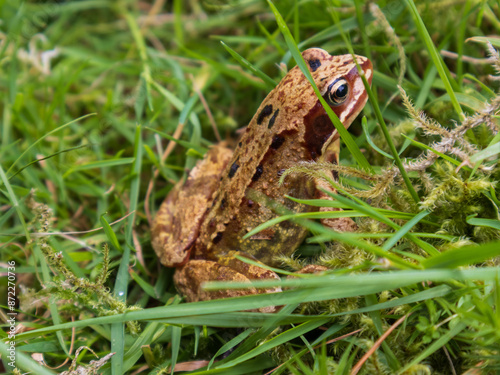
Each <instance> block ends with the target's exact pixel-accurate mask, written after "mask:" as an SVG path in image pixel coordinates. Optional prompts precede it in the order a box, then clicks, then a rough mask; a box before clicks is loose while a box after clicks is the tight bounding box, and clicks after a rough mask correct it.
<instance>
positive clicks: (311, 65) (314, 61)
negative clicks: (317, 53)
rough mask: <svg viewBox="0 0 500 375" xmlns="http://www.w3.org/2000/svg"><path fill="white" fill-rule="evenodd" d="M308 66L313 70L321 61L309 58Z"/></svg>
mask: <svg viewBox="0 0 500 375" xmlns="http://www.w3.org/2000/svg"><path fill="white" fill-rule="evenodd" d="M309 66H310V67H311V71H313V72H315V71H316V70H317V69H318V68H319V67H320V66H321V61H319V60H309Z"/></svg>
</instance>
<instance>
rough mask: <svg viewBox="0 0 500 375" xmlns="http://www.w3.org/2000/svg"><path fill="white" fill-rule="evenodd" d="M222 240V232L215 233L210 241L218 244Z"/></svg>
mask: <svg viewBox="0 0 500 375" xmlns="http://www.w3.org/2000/svg"><path fill="white" fill-rule="evenodd" d="M220 240H222V232H217V235H216V236H215V237H214V239H213V240H212V243H213V244H218V243H219V242H220Z"/></svg>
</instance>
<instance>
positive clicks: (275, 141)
mask: <svg viewBox="0 0 500 375" xmlns="http://www.w3.org/2000/svg"><path fill="white" fill-rule="evenodd" d="M284 142H285V138H283V137H280V136H279V135H275V136H274V137H273V142H272V143H271V148H273V149H275V150H277V149H278V148H280V147H281V146H282V145H283V143H284Z"/></svg>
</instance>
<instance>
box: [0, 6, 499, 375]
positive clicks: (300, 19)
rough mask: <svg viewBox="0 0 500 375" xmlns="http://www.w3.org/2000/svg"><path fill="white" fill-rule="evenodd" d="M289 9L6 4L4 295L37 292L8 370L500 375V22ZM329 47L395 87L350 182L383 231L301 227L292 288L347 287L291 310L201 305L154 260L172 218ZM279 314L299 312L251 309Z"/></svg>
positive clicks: (356, 201)
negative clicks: (180, 201) (195, 182)
mask: <svg viewBox="0 0 500 375" xmlns="http://www.w3.org/2000/svg"><path fill="white" fill-rule="evenodd" d="M274 5H275V6H276V8H277V9H276V8H273V5H272V4H270V3H266V2H265V1H254V0H234V1H230V0H228V1H222V0H206V1H201V2H198V1H193V0H191V1H181V0H176V1H161V0H156V1H151V2H146V1H132V0H129V1H127V0H123V1H122V0H119V1H111V0H101V1H93V0H81V1H66V2H64V1H53V2H35V1H29V2H24V3H23V4H21V2H20V1H15V0H4V1H0V19H1V23H0V30H1V34H0V61H1V70H0V90H1V93H2V95H1V104H0V106H1V108H2V116H1V119H0V123H1V130H0V134H1V135H0V161H1V162H0V193H1V194H0V213H1V216H0V228H1V229H0V250H1V267H2V282H1V286H0V290H1V291H2V293H1V295H2V296H7V292H8V291H13V290H12V289H10V290H9V289H8V286H9V285H10V284H8V281H11V282H14V283H15V294H16V300H15V306H13V301H14V300H13V299H8V298H7V297H6V298H4V300H2V301H0V304H1V305H2V307H3V308H4V309H3V312H2V313H1V317H2V321H3V323H4V328H5V330H4V332H3V333H2V342H1V343H0V353H1V355H2V359H3V363H4V367H5V369H6V370H7V371H18V372H17V373H22V372H27V371H31V372H32V373H36V374H42V375H45V374H55V373H61V372H63V371H66V372H65V374H75V373H76V372H75V371H74V370H75V369H76V367H78V366H87V367H86V369H85V370H83V369H82V371H83V372H79V374H82V373H85V374H93V373H103V374H113V375H118V374H138V373H150V374H166V373H170V372H171V371H173V370H172V369H175V371H179V370H182V369H184V370H187V369H191V370H192V371H194V372H193V373H196V374H211V373H214V374H215V373H217V374H250V373H255V374H260V373H266V372H267V371H271V370H272V369H276V370H275V371H274V372H273V374H280V373H293V374H313V373H314V374H328V373H335V374H347V373H350V374H356V373H358V372H359V373H360V374H388V373H390V374H392V373H404V374H430V373H432V374H461V373H467V374H473V373H474V374H478V373H483V374H492V373H495V371H499V370H500V348H499V342H500V288H499V287H500V284H499V276H500V268H499V267H498V256H499V255H500V242H499V240H500V221H499V220H498V219H499V206H500V202H499V200H498V198H497V197H498V195H499V188H498V185H497V184H496V182H497V181H498V179H499V177H500V168H499V165H498V160H499V159H498V154H499V153H500V148H499V147H498V146H499V144H500V143H499V140H500V136H499V135H498V129H499V121H498V116H496V112H497V110H498V109H499V107H500V98H499V97H498V96H497V94H496V92H497V89H498V81H496V80H495V77H493V76H492V75H494V74H498V73H500V60H499V58H498V54H497V53H496V51H495V49H494V47H496V48H497V49H498V48H499V47H500V42H499V39H498V38H494V37H492V38H487V36H488V35H495V34H497V35H498V33H499V32H500V21H499V18H498V14H499V12H500V8H499V4H498V2H495V1H492V0H491V1H488V0H485V1H473V0H450V1H448V0H446V1H418V2H415V4H414V3H413V1H412V0H408V1H378V2H377V5H378V7H377V6H375V5H374V4H371V5H370V4H369V3H368V2H363V1H361V0H351V1H349V0H345V1H333V0H332V1H319V0H318V1H301V0H296V1H292V0H288V1H276V2H275V3H274ZM278 25H281V26H282V27H281V28H280V27H279V26H278ZM286 26H288V27H286ZM468 38H469V39H468ZM221 41H222V42H223V43H224V44H221ZM488 41H490V42H491V43H493V46H491V45H490V46H488V44H487V42H488ZM308 47H321V48H324V49H326V50H328V51H329V52H330V53H332V54H342V53H349V52H350V51H351V50H353V51H354V52H355V53H357V54H361V55H365V56H367V57H369V58H370V59H371V60H372V62H373V65H374V68H375V76H374V79H373V87H372V92H371V95H370V103H369V104H367V106H366V108H365V110H364V112H363V115H364V116H366V118H365V119H364V120H363V121H361V117H362V116H360V119H358V120H357V121H356V122H355V123H354V124H353V125H352V127H351V128H350V129H349V132H350V133H349V134H350V136H348V137H344V138H343V141H344V142H345V143H348V144H349V145H350V149H348V148H347V147H343V151H342V153H341V166H342V167H340V168H338V169H339V172H340V176H341V179H340V184H341V185H336V186H337V188H338V190H339V193H340V195H339V196H337V197H336V198H337V201H336V203H335V204H336V205H337V206H339V207H343V208H345V209H346V211H345V212H346V215H351V216H356V221H357V223H358V225H359V226H360V233H357V234H352V235H348V234H339V233H333V232H331V231H329V230H326V229H325V228H323V227H322V226H321V225H320V224H319V223H318V222H314V221H307V220H305V218H304V217H300V218H299V217H297V218H296V220H301V222H302V223H303V224H304V225H306V226H307V227H308V228H310V229H311V233H312V236H311V237H310V238H309V239H308V241H307V242H306V243H305V244H304V245H303V246H302V247H301V248H300V249H299V253H300V257H295V258H293V259H283V264H284V266H283V268H284V269H285V270H288V271H294V270H296V269H299V268H300V267H301V266H302V265H303V264H305V263H313V262H314V263H321V264H323V265H326V266H328V267H329V268H330V269H331V272H330V273H328V274H326V275H315V276H312V277H307V278H302V279H294V280H287V281H282V285H289V286H291V285H293V286H294V288H293V289H287V291H286V292H284V293H282V294H281V295H280V296H274V297H273V298H272V297H270V296H265V295H261V296H252V297H246V298H242V299H237V300H233V301H228V300H221V301H212V302H204V303H195V304H185V303H183V302H182V300H181V297H180V296H178V295H177V294H176V292H175V289H174V287H173V285H172V274H173V271H172V270H169V269H165V268H162V267H161V266H160V265H159V263H158V261H157V259H156V256H155V255H154V252H153V251H152V248H151V245H150V233H149V228H150V220H151V217H152V216H154V213H155V212H156V209H157V208H158V206H159V204H160V203H161V201H162V199H163V197H164V196H165V195H166V194H167V192H168V191H169V190H170V189H171V187H172V185H173V183H175V182H176V181H178V180H179V179H180V178H181V177H182V175H183V173H184V171H185V170H186V169H189V168H191V167H192V166H193V165H194V163H195V162H196V160H198V158H199V156H200V151H201V150H203V149H205V148H206V147H207V146H209V145H210V144H213V143H214V142H217V140H218V139H219V138H220V139H228V138H230V139H233V140H234V139H236V137H237V133H236V132H235V131H236V130H237V129H238V128H240V127H243V126H245V125H246V124H247V122H248V121H249V120H250V118H251V117H252V116H253V114H254V111H255V110H256V108H257V107H258V105H259V104H260V101H261V100H262V99H263V98H264V97H265V95H266V93H267V92H269V91H270V90H271V89H272V88H273V86H274V84H275V82H278V81H279V80H280V79H281V78H282V76H283V75H284V74H285V71H286V69H287V67H288V68H291V67H292V66H294V65H295V64H296V62H295V61H294V59H295V58H296V57H297V53H298V51H299V50H303V49H305V48H308ZM234 52H236V53H237V54H239V55H240V56H242V57H243V58H244V59H246V60H247V61H248V62H250V64H251V65H252V66H253V68H250V67H248V66H245V64H244V63H243V59H242V58H240V57H238V56H237V55H236V58H235V57H233V56H232V53H233V54H234ZM488 56H490V58H489V59H487V58H488ZM299 62H300V61H299ZM398 86H399V87H401V88H400V89H398ZM421 110H423V111H425V115H423V114H422V112H421ZM214 124H216V129H215V128H214ZM168 135H170V136H172V135H176V136H179V135H180V139H182V140H183V141H185V142H184V143H180V144H177V145H175V144H174V143H169V139H170V138H169V136H168ZM174 146H175V147H174ZM353 150H354V151H355V152H353ZM356 151H357V152H356ZM359 151H361V152H359ZM165 155H167V156H168V157H166V158H165V157H164V156H165ZM331 168H334V167H332V166H325V165H308V166H307V167H305V166H303V165H298V166H297V167H295V168H293V171H290V173H305V174H309V175H314V176H321V175H322V173H323V171H324V170H325V169H331ZM332 183H333V184H335V183H334V182H332ZM323 204H324V202H323ZM9 272H11V273H10V274H9ZM14 276H15V277H14ZM228 287H230V286H228ZM9 301H10V302H9ZM303 301H306V302H308V303H306V304H301V302H303ZM270 304H275V305H277V304H279V305H284V306H285V307H284V308H283V309H282V310H281V312H280V313H279V314H271V315H266V314H258V313H250V312H238V310H244V309H248V308H252V307H253V308H256V307H260V306H264V305H270ZM11 306H12V307H15V308H13V310H9V307H11ZM8 312H11V313H17V315H7V313H8ZM12 317H14V318H15V324H16V327H15V329H16V331H15V332H13V331H11V322H12V320H10V321H9V320H8V319H10V318H12ZM9 333H15V334H14V336H15V338H9V337H8V334H9ZM14 342H15V347H16V354H17V356H16V359H15V364H16V366H17V368H18V370H13V369H12V368H11V367H9V365H8V363H9V362H11V360H9V359H8V355H9V348H10V347H11V346H12V345H13V343H14ZM92 351H93V352H94V354H95V355H96V356H97V357H96V356H95V355H94V354H93V353H92ZM110 353H115V354H114V355H113V356H111V357H110ZM222 354H224V355H222ZM221 355H222V356H221ZM211 359H212V360H213V361H212V362H210V363H209V361H210V360H211ZM214 359H215V360H214ZM35 360H38V361H39V363H40V362H41V361H44V363H45V364H46V365H47V367H42V366H41V365H40V364H38V363H37V362H36V361H35ZM93 360H99V361H98V362H94V363H93V364H91V365H89V362H90V361H93ZM196 361H198V362H196ZM202 361H205V362H202ZM174 366H175V368H174ZM473 368H475V370H471V369H473ZM473 371H476V372H473Z"/></svg>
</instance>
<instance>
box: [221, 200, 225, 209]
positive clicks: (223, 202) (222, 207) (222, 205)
mask: <svg viewBox="0 0 500 375" xmlns="http://www.w3.org/2000/svg"><path fill="white" fill-rule="evenodd" d="M220 208H221V210H223V209H224V208H226V198H222V200H221V201H220Z"/></svg>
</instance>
